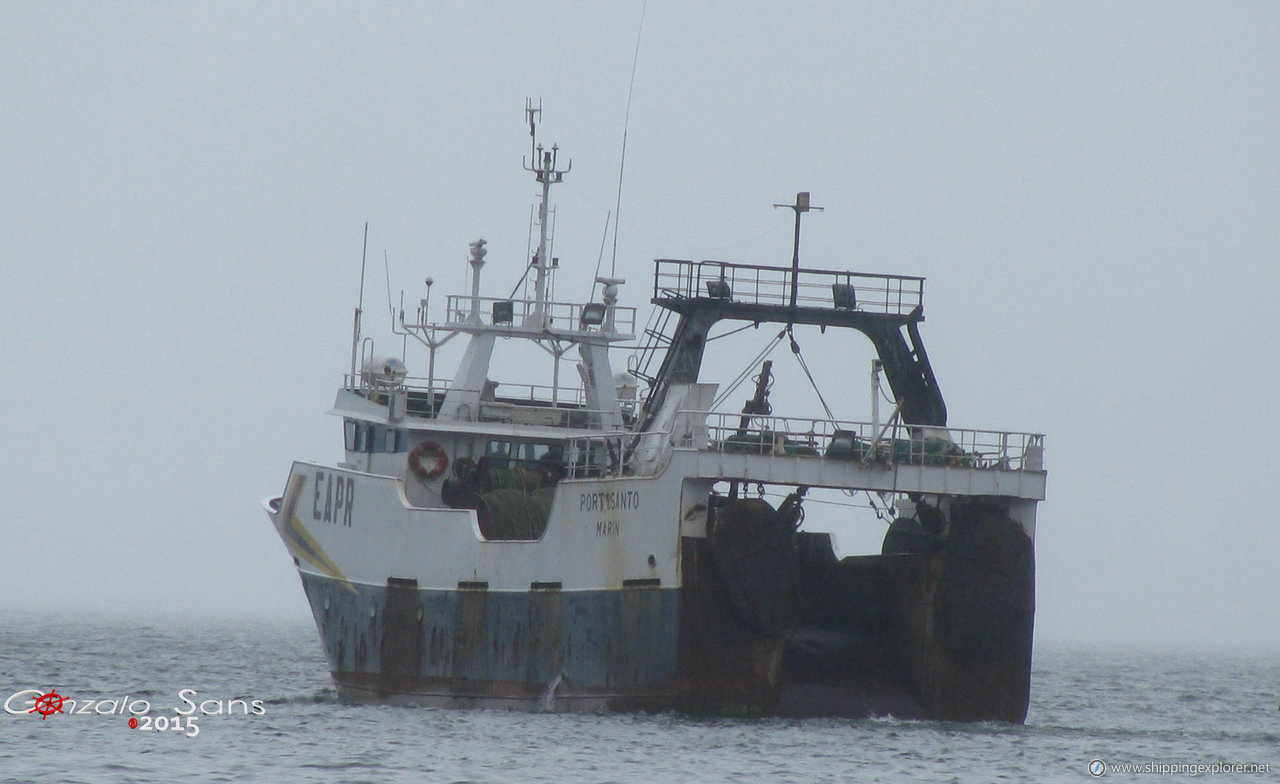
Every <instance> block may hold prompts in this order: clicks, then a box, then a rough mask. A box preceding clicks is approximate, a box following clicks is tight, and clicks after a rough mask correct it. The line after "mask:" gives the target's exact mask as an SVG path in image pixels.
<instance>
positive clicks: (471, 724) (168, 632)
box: [0, 612, 1280, 784]
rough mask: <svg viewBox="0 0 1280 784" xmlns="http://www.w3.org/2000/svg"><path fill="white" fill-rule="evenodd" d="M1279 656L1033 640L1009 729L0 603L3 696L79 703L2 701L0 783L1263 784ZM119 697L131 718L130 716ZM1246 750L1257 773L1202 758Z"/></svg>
mask: <svg viewBox="0 0 1280 784" xmlns="http://www.w3.org/2000/svg"><path fill="white" fill-rule="evenodd" d="M1278 665H1280V654H1278V653H1277V652H1276V651H1256V650H1255V651H1239V650H1237V651H1230V650H1221V651H1207V650H1199V651H1197V650H1179V651H1175V650H1154V649H1126V648H1102V647H1095V648H1090V647H1070V646H1063V645H1052V644H1046V643H1041V644H1039V645H1038V647H1037V649H1036V655H1035V669H1034V685H1033V689H1032V704H1031V714H1030V716H1029V718H1028V720H1027V724H1026V726H1021V727H1018V726H1008V725H998V724H978V725H963V724H943V723H933V722H914V721H899V720H895V719H876V720H866V721H847V720H807V721H798V720H754V721H752V720H729V719H699V718H689V717H684V716H680V715H673V714H658V715H554V714H526V713H507V712H498V711H446V710H433V709H425V708H387V707H373V706H359V705H344V704H342V703H340V702H338V701H337V699H336V697H335V694H334V691H333V689H332V687H331V685H330V683H329V680H328V675H327V673H326V671H325V664H324V660H323V658H322V656H321V653H320V645H319V642H318V640H317V638H316V633H315V629H314V627H312V626H311V625H310V623H306V622H289V623H267V622H263V621H252V622H233V621H219V622H213V621H201V622H192V621H175V620H165V621H151V622H147V621H138V620H105V619H103V620H87V619H76V618H70V617H65V616H46V615H38V614H33V613H27V612H7V613H3V614H0V698H4V699H7V700H9V702H8V707H9V708H10V709H11V710H15V711H17V710H26V709H29V708H30V707H31V701H30V700H31V698H33V697H35V696H38V695H44V694H47V693H48V692H49V691H50V690H51V689H52V690H56V692H57V693H58V695H60V696H62V697H65V698H67V699H68V700H70V699H76V700H78V701H79V703H80V705H79V707H77V708H75V710H76V711H77V712H76V713H71V714H68V713H66V712H65V709H70V707H71V703H70V702H66V703H64V712H63V713H62V714H57V713H54V714H51V715H49V716H48V717H47V718H44V719H42V718H41V714H40V713H34V714H27V713H19V714H17V715H15V714H13V713H10V712H0V781H3V782H135V781H170V780H177V779H179V778H183V779H190V780H198V781H236V782H240V781H271V782H294V781H325V782H330V781H333V782H394V781H415V782H418V781H422V782H557V783H560V782H644V783H646V784H650V783H652V782H721V781H723V782H744V781H764V782H773V781H780V782H785V781H796V782H836V781H839V782H845V781H895V782H897V781H903V780H919V781H943V782H945V781H964V782H968V781H1019V782H1021V781H1091V780H1096V779H1095V777H1094V776H1091V775H1090V772H1089V764H1090V762H1091V761H1092V760H1101V761H1102V762H1103V763H1104V764H1105V765H1106V766H1107V767H1106V768H1105V774H1104V776H1102V778H1103V779H1104V780H1113V781H1115V780H1121V781H1154V780H1159V779H1164V780H1192V779H1196V780H1205V779H1208V780H1213V781H1250V782H1264V781H1265V782H1274V781H1280V710H1277V708H1278V704H1280V678H1277V675H1278V674H1280V666H1278ZM25 690H32V691H31V692H30V693H28V694H18V693H19V692H23V691H25ZM187 690H191V691H187ZM14 695H17V696H16V697H14ZM184 697H185V698H186V699H184ZM91 699H92V700H96V701H97V702H95V703H93V704H91V705H90V704H88V703H87V700H91ZM138 700H145V701H146V702H147V703H148V704H149V706H150V711H149V716H150V719H151V721H150V722H149V723H150V724H151V727H150V728H149V729H146V728H139V729H130V728H129V726H128V720H129V718H130V717H131V716H134V714H133V713H130V710H134V711H141V710H142V708H143V707H144V706H142V705H141V704H139V703H138V702H137V701H138ZM233 700H239V701H238V702H233ZM254 700H258V701H259V705H260V710H261V711H262V712H261V714H255V713H254V707H255V703H254ZM85 707H88V708H90V709H91V710H93V711H99V710H102V711H105V715H104V714H90V715H83V714H80V713H79V712H78V711H79V710H82V709H84V708H85ZM179 709H181V710H185V711H191V712H193V713H194V715H196V716H197V721H196V723H195V727H194V728H192V727H191V726H189V725H187V724H186V721H185V717H184V719H183V721H184V725H185V726H178V725H177V721H176V717H177V716H178V715H179V714H178V713H177V711H178V710H179ZM113 710H114V711H116V712H115V713H111V711H113ZM219 711H220V713H219ZM228 711H230V712H229V713H228ZM246 711H247V712H248V714H249V715H245V713H246ZM161 717H164V718H165V719H166V720H169V719H170V717H173V720H170V721H166V722H165V723H168V724H170V726H169V728H168V729H165V730H163V731H161V730H159V729H158V725H159V724H160V723H161V721H160V718H161ZM175 727H176V729H175ZM193 731H194V732H195V735H194V737H191V736H190V735H191V733H192V732H193ZM1131 764H1132V765H1138V766H1145V765H1153V766H1155V767H1154V768H1152V769H1150V770H1151V772H1145V771H1143V772H1128V771H1124V770H1122V769H1121V767H1122V766H1124V765H1131ZM1243 764H1256V765H1267V764H1270V766H1271V770H1270V771H1269V772H1267V771H1265V770H1263V771H1262V772H1256V773H1252V772H1225V773H1216V774H1215V773H1214V772H1213V771H1214V769H1213V768H1212V767H1211V766H1215V765H1218V766H1222V765H1227V766H1233V765H1243ZM1160 766H1165V767H1164V768H1163V769H1164V770H1165V771H1167V772H1168V773H1170V774H1171V775H1161V773H1160V772H1159V771H1160V770H1161V767H1160ZM1195 766H1205V768H1197V767H1195Z"/></svg>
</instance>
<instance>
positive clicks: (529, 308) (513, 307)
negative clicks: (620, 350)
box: [444, 294, 636, 335]
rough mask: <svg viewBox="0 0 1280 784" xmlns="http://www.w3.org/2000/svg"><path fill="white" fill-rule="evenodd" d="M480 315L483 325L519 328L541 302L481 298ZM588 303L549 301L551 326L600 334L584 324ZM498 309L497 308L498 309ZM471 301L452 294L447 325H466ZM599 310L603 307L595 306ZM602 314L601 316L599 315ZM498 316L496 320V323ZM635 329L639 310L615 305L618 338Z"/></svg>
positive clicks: (546, 310)
mask: <svg viewBox="0 0 1280 784" xmlns="http://www.w3.org/2000/svg"><path fill="white" fill-rule="evenodd" d="M479 304H480V312H479V314H478V316H479V319H480V323H481V324H482V325H483V326H486V327H491V326H494V325H495V324H511V325H513V326H516V327H519V326H520V325H522V324H524V322H525V321H526V320H527V319H529V318H530V317H532V316H533V315H534V314H535V313H537V308H538V302H537V301H536V300H531V299H502V298H499V297H480V298H479ZM587 304H588V303H579V302H547V303H545V304H544V305H543V312H544V313H545V314H546V315H547V317H548V319H550V322H551V326H553V327H557V328H560V329H567V330H575V331H585V332H599V331H601V328H602V326H601V324H600V323H591V319H590V318H589V319H588V323H586V324H584V323H583V311H584V310H586V309H587ZM495 306H497V307H496V308H495ZM471 307H472V298H471V297H468V296H464V295H460V294H451V295H449V297H448V300H447V302H446V311H445V321H446V322H447V324H446V325H444V326H450V327H451V326H453V325H458V324H465V323H466V322H467V321H468V320H469V319H470V318H471ZM596 307H597V308H602V307H603V305H600V304H596ZM597 315H599V314H597ZM495 317H496V320H495ZM635 329H636V309H635V308H632V307H623V306H620V305H615V306H614V307H613V332H614V333H615V334H617V335H631V334H634V333H635Z"/></svg>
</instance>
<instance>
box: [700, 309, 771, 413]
mask: <svg viewBox="0 0 1280 784" xmlns="http://www.w3.org/2000/svg"><path fill="white" fill-rule="evenodd" d="M786 334H787V331H786V330H785V329H784V330H782V331H781V332H779V333H778V335H777V337H775V338H774V339H773V340H771V341H769V345H767V346H765V347H764V349H763V350H761V351H760V353H759V354H756V356H755V359H752V360H751V361H750V362H748V363H747V366H746V368H744V369H743V371H742V372H741V373H739V374H738V377H737V378H736V379H734V380H733V383H731V384H729V386H728V387H726V388H725V390H724V391H723V392H721V393H720V394H719V395H716V398H715V400H714V401H712V403H711V410H713V411H714V410H715V409H717V408H719V407H720V404H721V403H723V402H724V401H725V400H726V399H727V398H728V397H729V396H730V395H732V394H733V393H734V392H735V391H736V390H737V389H738V387H739V386H741V384H742V382H743V381H746V380H747V377H748V376H750V375H751V371H752V370H754V369H755V366H756V364H757V363H758V362H760V360H762V359H764V358H765V357H767V356H769V353H770V352H771V351H773V350H774V349H775V348H777V346H778V343H780V342H781V341H782V338H783V336H784V335H786Z"/></svg>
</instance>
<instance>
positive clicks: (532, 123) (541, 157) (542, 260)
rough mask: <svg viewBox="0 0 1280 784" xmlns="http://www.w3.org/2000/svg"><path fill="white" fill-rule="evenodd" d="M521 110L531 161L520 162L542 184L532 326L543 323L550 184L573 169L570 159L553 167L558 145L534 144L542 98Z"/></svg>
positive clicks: (542, 324)
mask: <svg viewBox="0 0 1280 784" xmlns="http://www.w3.org/2000/svg"><path fill="white" fill-rule="evenodd" d="M524 113H525V116H526V117H528V118H529V145H530V148H531V155H532V163H530V161H528V160H526V161H525V162H524V169H525V171H530V172H533V174H534V178H535V179H536V180H537V181H538V182H539V183H541V185H542V199H541V201H540V202H539V203H538V223H539V227H538V228H539V234H538V255H536V256H534V266H535V268H536V269H537V275H536V276H535V277H534V282H533V290H534V306H533V312H532V313H531V314H530V315H529V318H530V319H532V320H534V324H533V325H532V326H539V327H545V326H546V323H545V322H546V312H545V307H544V306H545V305H546V302H547V261H548V259H547V257H548V255H549V254H548V249H547V205H548V204H549V203H550V200H551V186H552V185H553V184H556V183H559V182H561V181H562V180H563V179H564V175H566V174H568V173H569V170H570V169H572V168H573V161H569V164H568V165H567V166H566V167H565V168H563V169H557V168H556V166H557V165H558V159H559V157H560V147H559V145H556V144H552V145H551V149H550V150H546V149H543V147H542V145H541V144H538V117H539V115H541V114H542V101H541V100H539V101H538V105H537V106H536V107H535V106H534V105H533V101H532V100H531V99H528V98H526V99H525V102H524Z"/></svg>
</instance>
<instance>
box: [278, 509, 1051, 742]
mask: <svg viewBox="0 0 1280 784" xmlns="http://www.w3.org/2000/svg"><path fill="white" fill-rule="evenodd" d="M950 526H951V529H950V533H949V536H948V538H947V540H946V543H945V545H944V547H943V549H942V550H941V551H940V552H935V553H929V554H912V555H875V556H859V557H852V558H845V559H843V560H839V561H837V560H836V558H835V556H834V554H833V552H832V549H831V542H830V538H829V535H827V534H806V533H800V534H798V535H797V539H796V547H795V552H796V555H795V561H794V562H793V563H792V564H791V568H793V569H794V573H793V575H792V578H790V579H786V580H782V581H780V582H775V583H771V585H773V586H781V588H778V590H779V591H783V592H785V593H786V594H787V595H786V596H785V597H783V599H784V600H785V601H784V600H777V601H776V602H775V603H774V606H772V607H771V609H770V613H768V614H765V615H760V614H751V613H748V614H747V615H748V616H749V617H746V618H744V613H743V607H742V597H741V596H739V597H737V599H736V600H735V599H734V598H733V597H731V591H730V590H729V588H727V587H726V585H725V583H724V581H723V580H722V575H723V574H724V572H723V570H722V569H718V568H717V565H716V563H715V558H714V556H713V553H712V546H711V543H710V540H708V539H705V538H695V537H685V538H683V540H682V551H681V570H682V579H683V583H684V584H683V586H682V587H679V588H674V587H672V588H668V587H660V586H657V585H653V584H649V583H645V584H638V585H635V584H633V585H628V586H624V587H623V588H621V589H615V590H599V591H562V590H560V586H559V584H558V583H535V584H534V585H533V586H531V587H530V589H529V590H528V591H491V590H489V588H488V585H487V584H485V583H482V582H478V583H462V584H459V585H458V587H457V588H456V589H455V590H427V589H422V588H419V587H418V585H417V583H416V582H415V581H413V580H402V579H396V578H390V579H389V580H388V581H387V584H386V586H360V585H357V586H352V585H351V584H344V583H339V582H336V581H334V580H332V579H330V578H327V577H323V576H320V575H314V574H309V573H304V574H303V575H302V578H303V580H302V581H303V586H304V588H305V589H306V592H307V596H308V599H309V601H310V604H311V607H312V611H313V613H314V615H315V619H316V624H317V627H318V628H319V631H320V634H321V638H322V640H323V642H324V646H325V653H326V656H327V658H328V661H329V668H330V671H331V672H332V674H333V678H334V682H335V684H336V685H337V688H338V690H339V692H340V693H341V695H342V696H343V697H344V698H346V699H351V700H357V701H378V702H390V703H401V704H403V703H412V704H424V705H443V706H451V707H506V708H518V709H532V710H554V711H563V710H599V709H613V710H670V709H677V710H684V711H688V712H693V713H709V714H722V715H723V714H728V715H750V716H755V715H785V716H848V717H863V716H875V715H892V716H896V717H899V718H917V719H939V720H951V721H989V720H994V721H1007V722H1015V723H1020V722H1022V721H1024V720H1025V718H1026V712H1027V704H1028V700H1029V694H1030V671H1031V634H1032V621H1033V616H1034V556H1033V553H1032V545H1031V541H1030V539H1029V538H1028V537H1027V536H1026V534H1024V533H1023V531H1022V529H1021V527H1020V526H1018V524H1017V523H1015V522H1013V521H1012V520H1010V519H1009V518H1008V517H1007V516H1006V515H1005V514H1004V513H1003V509H1002V507H1001V505H1000V502H999V500H998V499H989V500H983V499H978V500H971V501H965V502H963V503H962V504H961V503H957V504H956V505H955V506H954V507H953V509H952V512H951V523H950ZM769 568H770V569H773V568H774V567H773V565H770V566H769ZM776 598H777V597H775V599H776ZM735 601H736V602H737V604H736V606H735ZM783 606H786V607H789V608H790V610H789V613H790V614H789V616H787V617H782V616H781V615H779V610H778V608H779V607H783ZM762 618H763V619H766V620H762ZM770 618H772V619H773V620H767V619H770ZM779 618H781V621H778V619H779ZM762 625H764V626H767V627H768V628H762Z"/></svg>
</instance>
